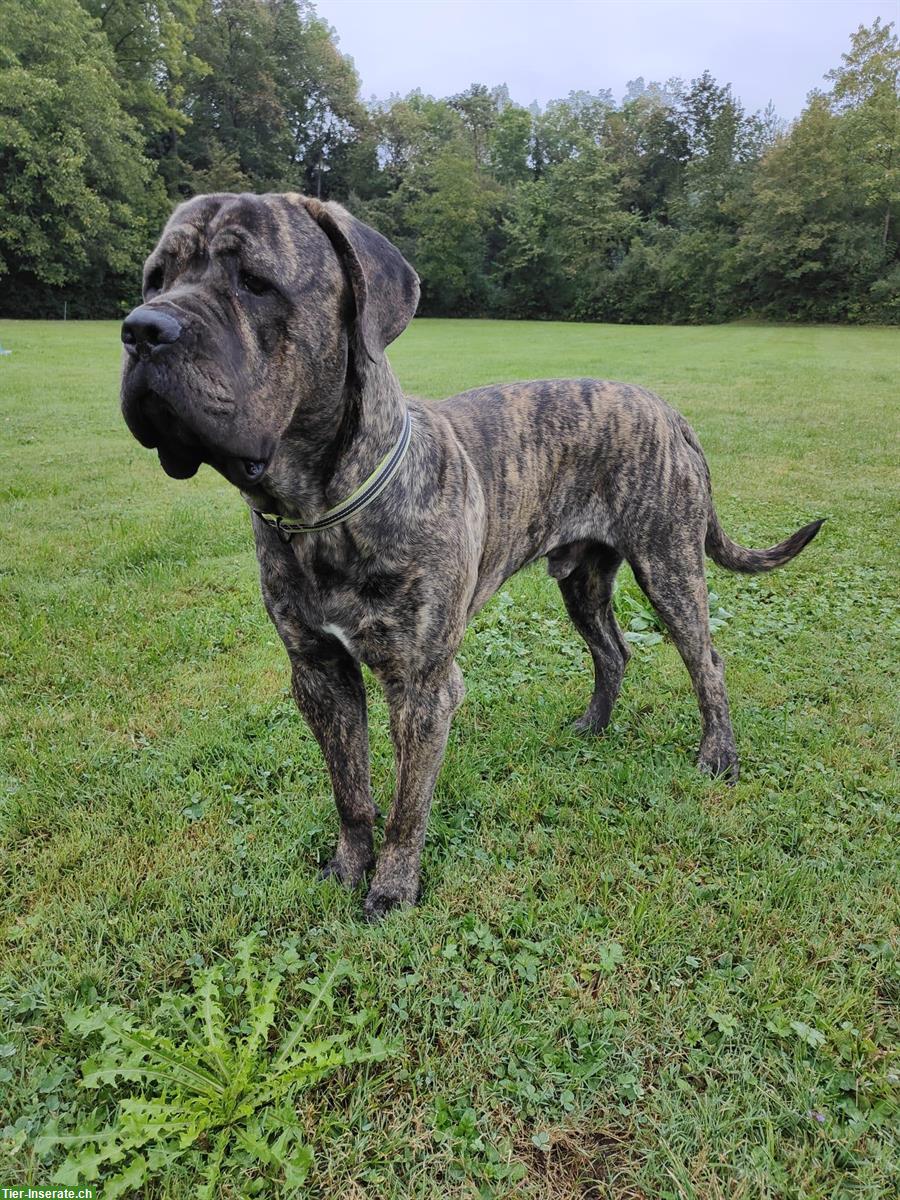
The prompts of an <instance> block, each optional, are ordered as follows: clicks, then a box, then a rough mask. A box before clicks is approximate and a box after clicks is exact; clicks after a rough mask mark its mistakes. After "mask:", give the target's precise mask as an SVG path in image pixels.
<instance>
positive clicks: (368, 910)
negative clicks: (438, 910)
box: [363, 888, 416, 925]
mask: <svg viewBox="0 0 900 1200" xmlns="http://www.w3.org/2000/svg"><path fill="white" fill-rule="evenodd" d="M415 903H416V900H410V899H409V898H408V897H407V896H401V895H396V894H391V893H390V892H380V891H376V890H375V889H374V888H372V890H371V891H370V892H369V894H368V896H366V899H365V903H364V904H363V917H364V918H365V919H366V921H368V923H369V924H370V925H377V924H378V922H379V921H383V920H384V918H385V917H386V916H387V915H388V913H390V912H393V911H394V909H395V908H412V907H413V905H415Z"/></svg>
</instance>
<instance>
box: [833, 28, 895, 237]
mask: <svg viewBox="0 0 900 1200" xmlns="http://www.w3.org/2000/svg"><path fill="white" fill-rule="evenodd" d="M893 28H894V26H893V22H892V23H891V24H889V25H882V24H881V20H880V18H878V17H876V18H875V22H874V24H873V25H872V26H871V28H868V29H867V28H866V27H865V26H864V25H860V26H859V28H858V29H857V31H856V33H854V34H853V35H852V37H851V39H850V43H851V46H850V52H849V54H842V55H841V59H842V62H843V66H841V67H838V68H836V69H835V70H833V71H829V72H828V74H827V75H826V76H825V78H826V79H830V80H831V81H832V82H833V84H834V86H833V88H832V90H831V96H830V99H831V105H832V109H833V111H834V112H836V113H839V114H840V115H841V116H842V117H843V122H842V132H843V136H844V137H845V138H846V139H847V142H848V144H849V145H850V146H852V148H853V155H854V158H855V160H856V162H857V164H858V167H859V172H860V180H861V184H862V187H863V188H864V190H865V193H866V199H867V201H868V203H869V204H871V205H872V206H873V207H874V208H875V209H876V210H877V211H878V213H879V214H880V217H881V244H882V247H884V248H885V250H886V249H887V244H888V237H889V234H890V228H891V216H892V212H893V211H894V210H895V209H896V208H897V206H898V198H900V91H898V81H900V40H898V38H897V35H896V34H895V33H893V32H892V30H893Z"/></svg>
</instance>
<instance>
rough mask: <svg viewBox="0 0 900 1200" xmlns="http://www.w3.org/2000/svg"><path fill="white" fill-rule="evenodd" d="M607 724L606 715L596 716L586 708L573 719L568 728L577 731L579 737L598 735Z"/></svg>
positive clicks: (607, 718)
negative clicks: (585, 710)
mask: <svg viewBox="0 0 900 1200" xmlns="http://www.w3.org/2000/svg"><path fill="white" fill-rule="evenodd" d="M608 725H609V717H608V716H607V717H603V716H602V715H601V716H598V715H597V714H596V713H594V712H591V710H590V709H588V710H587V712H584V713H582V714H581V716H580V717H579V718H578V719H577V720H575V721H573V722H572V723H571V725H570V726H569V728H570V729H571V730H572V732H573V733H577V734H579V735H580V736H581V737H599V736H600V734H601V733H603V731H604V730H605V729H606V727H607V726H608Z"/></svg>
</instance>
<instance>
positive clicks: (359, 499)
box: [253, 409, 412, 542]
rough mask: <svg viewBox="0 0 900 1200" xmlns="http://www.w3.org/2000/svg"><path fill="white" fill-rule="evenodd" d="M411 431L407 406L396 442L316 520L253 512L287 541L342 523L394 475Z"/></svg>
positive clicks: (367, 503) (366, 503) (375, 498)
mask: <svg viewBox="0 0 900 1200" xmlns="http://www.w3.org/2000/svg"><path fill="white" fill-rule="evenodd" d="M411 431H412V417H411V416H410V412H409V409H407V410H406V418H405V420H404V422H403V429H402V430H401V432H400V436H399V438H397V441H396V442H395V443H394V445H393V446H392V447H391V449H390V450H388V452H387V454H386V455H385V456H384V458H383V459H382V460H381V462H380V463H379V464H378V466H377V467H376V468H375V470H374V471H373V472H372V474H371V475H370V476H369V478H368V479H366V480H365V482H364V483H361V484H360V485H359V487H358V488H357V489H356V491H355V492H353V494H352V495H350V496H348V497H347V499H346V500H342V501H341V502H340V504H336V505H335V506H334V508H329V510H328V512H326V513H324V514H323V515H322V516H321V517H319V519H318V521H313V522H312V523H311V524H309V525H307V524H305V523H304V522H303V521H298V520H294V519H293V518H292V517H281V516H279V515H278V514H277V513H266V512H260V510H259V509H258V508H254V509H253V512H254V513H256V515H257V516H258V517H259V519H260V520H261V521H264V522H265V523H266V525H271V526H272V528H273V529H277V530H278V533H279V535H280V536H281V537H282V538H283V539H284V540H285V541H288V542H289V541H290V540H291V538H292V537H293V536H294V534H295V533H318V532H319V531H320V530H323V529H331V528H333V527H334V526H335V525H341V524H343V522H344V521H346V520H349V518H350V517H353V516H356V514H357V513H360V512H362V510H363V509H364V508H368V506H369V505H370V504H371V503H372V501H373V500H377V499H378V497H379V496H380V495H381V493H382V492H383V491H384V489H385V488H386V487H387V485H388V484H389V483H390V482H391V480H392V479H393V478H394V476H395V475H396V474H397V471H398V470H399V468H400V464H401V463H402V462H403V459H404V458H405V457H406V451H407V450H408V449H409V440H410V433H411Z"/></svg>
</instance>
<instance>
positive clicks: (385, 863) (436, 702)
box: [365, 659, 465, 921]
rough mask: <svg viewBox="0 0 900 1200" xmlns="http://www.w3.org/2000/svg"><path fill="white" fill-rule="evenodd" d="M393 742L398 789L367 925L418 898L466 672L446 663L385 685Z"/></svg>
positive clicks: (368, 905)
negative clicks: (427, 838)
mask: <svg viewBox="0 0 900 1200" xmlns="http://www.w3.org/2000/svg"><path fill="white" fill-rule="evenodd" d="M384 683H385V691H386V693H387V699H388V706H389V708H390V716H391V736H392V738H393V741H394V755H395V759H396V764H397V788H396V792H395V795H394V802H393V804H392V805H391V811H390V815H389V816H388V820H387V825H386V827H385V832H384V843H383V845H382V847H381V853H380V854H379V855H378V866H377V867H376V869H375V877H374V879H373V880H372V886H371V887H370V889H369V894H368V896H367V897H366V902H365V915H366V918H367V920H369V921H376V920H378V919H380V918H381V917H383V916H385V914H386V913H388V912H390V910H391V909H392V908H396V907H397V906H398V905H403V904H415V902H416V900H417V899H418V895H419V864H420V861H421V857H422V846H423V845H424V842H425V827H426V825H427V824H428V813H429V811H430V809H431V797H432V794H433V793H434V785H435V781H436V780H437V776H438V771H439V770H440V767H441V761H442V760H443V757H444V750H445V749H446V746H447V736H448V734H449V732H450V721H451V718H452V717H453V714H454V712H455V711H456V709H457V708H458V707H459V704H460V702H461V701H462V698H463V695H464V692H465V688H464V687H463V679H462V672H461V671H460V669H459V667H458V666H457V665H456V663H455V662H453V660H452V659H451V660H450V661H449V662H445V663H442V664H441V665H440V667H437V668H432V669H431V670H429V671H428V672H427V673H426V674H425V675H423V676H417V677H415V678H409V679H403V680H385V681H384Z"/></svg>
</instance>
